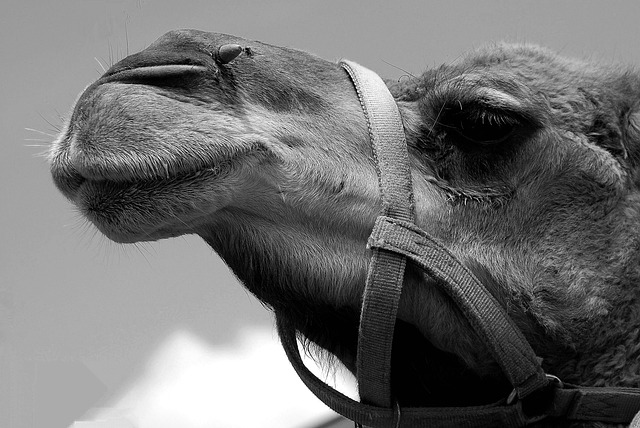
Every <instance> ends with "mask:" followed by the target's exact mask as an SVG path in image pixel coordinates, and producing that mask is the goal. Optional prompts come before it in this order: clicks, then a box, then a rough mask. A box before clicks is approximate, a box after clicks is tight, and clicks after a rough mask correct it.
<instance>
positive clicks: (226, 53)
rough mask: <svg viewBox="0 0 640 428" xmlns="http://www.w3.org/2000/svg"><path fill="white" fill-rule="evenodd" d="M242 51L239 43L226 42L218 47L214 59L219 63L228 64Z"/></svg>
mask: <svg viewBox="0 0 640 428" xmlns="http://www.w3.org/2000/svg"><path fill="white" fill-rule="evenodd" d="M242 52H244V48H243V47H242V46H240V45H236V44H227V45H222V46H220V47H219V48H218V52H217V54H216V61H217V62H218V63H220V64H228V63H230V62H231V61H233V60H234V59H236V58H237V57H238V55H240V54H241V53H242Z"/></svg>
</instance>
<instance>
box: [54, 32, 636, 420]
mask: <svg viewBox="0 0 640 428" xmlns="http://www.w3.org/2000/svg"><path fill="white" fill-rule="evenodd" d="M386 84H387V86H388V90H389V91H390V92H391V94H392V95H393V97H394V99H395V101H396V105H397V108H398V111H399V113H400V117H401V120H402V126H403V128H404V133H405V138H406V141H407V148H408V156H409V165H410V171H411V177H412V180H413V197H414V209H415V216H416V224H417V225H418V226H419V227H420V228H422V229H423V230H424V231H426V232H427V233H428V234H429V235H430V236H432V237H434V239H437V240H438V241H439V242H441V243H442V244H443V245H444V246H446V248H447V249H448V250H449V251H450V252H451V253H452V254H453V255H455V257H457V259H458V260H460V261H461V262H462V263H463V264H464V266H466V268H467V269H468V270H469V271H470V272H472V273H473V275H475V277H477V278H478V279H479V280H480V282H481V283H482V284H483V285H484V286H485V287H486V289H487V290H488V291H489V292H490V293H491V295H492V296H493V297H494V298H495V299H496V301H497V302H498V303H499V304H500V305H501V306H502V307H503V308H504V310H505V311H506V312H507V313H508V315H509V317H510V319H511V320H513V322H514V323H515V325H517V327H518V328H519V330H520V331H521V332H522V334H523V335H524V337H526V339H527V341H528V342H529V343H530V345H531V347H532V348H533V350H534V351H535V353H536V355H538V357H540V359H541V361H542V367H543V368H544V371H545V372H546V373H550V374H553V375H554V376H557V378H559V379H561V380H562V381H563V382H564V383H567V384H569V383H570V384H575V385H584V386H594V387H600V386H619V387H630V388H638V387H640V287H639V286H638V284H639V283H640V263H639V262H640V236H639V235H638V233H637V231H638V230H640V190H639V185H640V74H638V73H637V72H636V71H634V70H633V69H631V68H626V67H622V66H612V65H606V66H605V65H602V64H595V63H589V62H583V61H580V60H576V59H569V58H564V57H561V56H559V55H556V54H555V53H553V52H550V51H549V50H546V49H544V48H540V47H536V46H531V45H511V44H495V45H491V46H487V47H484V48H480V49H477V50H475V51H473V52H471V53H469V54H467V55H466V56H465V57H464V58H462V59H460V60H458V61H456V62H455V63H454V64H449V65H443V66H441V67H438V68H435V69H431V70H427V71H425V72H424V73H423V74H422V75H420V76H416V77H413V76H411V77H407V78H403V79H400V80H399V81H386ZM50 164H51V172H52V175H53V179H54V182H55V184H56V185H57V187H58V189H60V191H61V192H62V193H63V194H64V195H65V196H66V197H67V198H68V199H70V200H71V201H72V202H73V204H75V205H76V206H77V208H78V209H79V210H80V211H81V212H82V213H83V215H84V216H86V218H87V219H88V220H90V221H91V222H92V223H93V224H94V225H95V226H96V227H97V228H98V229H99V230H100V231H101V232H102V233H103V234H105V235H106V236H107V237H108V238H110V239H112V240H113V241H116V242H121V243H131V242H137V241H153V240H158V239H163V238H169V237H174V236H179V235H183V234H198V235H199V236H201V237H202V238H203V239H204V240H205V241H206V242H207V243H208V244H209V245H210V246H211V247H212V248H213V249H214V250H215V252H216V253H217V254H219V255H220V256H221V257H222V259H223V260H224V261H225V262H226V263H227V264H228V266H229V267H230V268H231V269H232V270H233V272H234V273H235V274H236V275H237V277H238V278H239V279H240V281H241V282H242V283H243V284H244V286H246V288H247V289H248V290H250V291H251V292H252V293H253V294H254V295H255V296H256V297H257V298H258V299H260V300H261V301H262V302H264V303H265V305H267V306H268V307H269V308H270V309H272V310H273V311H274V313H275V315H276V317H277V319H278V321H279V323H283V324H286V325H289V326H292V327H294V328H295V329H296V330H297V331H298V332H300V333H301V338H302V340H303V341H304V344H305V345H306V347H307V349H310V348H312V349H315V350H317V351H318V352H320V353H321V354H322V355H323V358H325V360H326V361H327V362H328V363H329V364H331V363H338V362H340V363H342V364H344V366H346V367H347V368H348V369H349V370H351V371H352V372H355V370H356V343H357V340H358V325H359V313H360V305H361V303H362V295H363V289H364V284H365V279H366V278H365V277H366V273H367V268H368V265H369V257H370V250H369V249H367V245H366V244H367V239H368V236H369V234H370V232H371V230H372V227H373V225H374V222H375V220H376V217H377V215H378V213H379V211H380V206H381V201H380V192H379V189H378V178H377V175H376V166H375V162H374V160H373V156H372V151H371V146H370V142H369V134H368V128H367V122H366V120H365V117H364V115H363V111H362V107H361V104H360V102H359V100H358V97H357V95H356V93H355V90H354V87H353V83H352V81H351V80H350V78H349V75H348V74H347V73H346V72H345V70H344V69H343V68H342V67H340V65H338V64H335V63H333V62H329V61H325V60H323V59H320V58H318V57H315V56H313V55H311V54H308V53H305V52H302V51H297V50H293V49H289V48H282V47H276V46H272V45H268V44H264V43H261V42H257V41H248V40H245V39H242V38H239V37H235V36H230V35H224V34H215V33H206V32H201V31H194V30H179V31H172V32H170V33H167V34H165V35H164V36H162V37H160V38H159V39H158V40H157V41H156V42H154V43H153V44H152V45H150V46H149V47H148V48H146V49H145V50H143V51H142V52H139V53H137V54H133V55H131V56H129V57H127V58H125V59H123V60H122V61H120V62H118V63H117V64H115V65H114V66H112V67H111V68H110V69H109V70H108V71H107V72H106V73H105V74H104V75H103V76H102V77H101V78H100V79H99V80H98V81H97V82H95V83H93V84H92V85H91V86H89V87H88V88H87V89H86V90H85V91H84V92H83V93H82V95H81V96H80V98H79V99H78V100H77V102H76V104H75V106H74V108H73V111H72V114H71V115H70V118H69V120H68V122H67V123H66V125H65V127H64V129H63V131H62V133H61V135H60V137H59V138H58V139H57V140H56V141H55V142H54V143H53V145H52V148H51V151H50ZM391 390H392V394H393V397H394V399H395V400H396V402H397V403H398V404H399V406H400V407H401V408H402V407H405V406H406V407H412V406H414V407H415V406H427V407H428V406H472V405H484V404H488V403H493V402H496V401H498V400H501V399H503V398H504V397H505V396H507V395H508V394H509V392H510V385H509V384H508V382H506V380H505V377H504V375H503V374H502V372H501V370H500V368H499V367H498V365H497V364H496V361H495V359H494V358H493V357H492V354H491V353H490V352H489V351H488V349H487V346H486V343H484V342H483V341H482V340H481V338H479V336H478V335H477V334H475V333H474V331H473V330H472V329H471V328H470V325H469V322H468V320H467V319H465V317H464V316H462V314H461V312H460V310H459V309H458V308H457V307H456V306H455V305H454V304H453V303H452V301H451V299H450V298H449V297H448V296H447V295H446V294H445V293H444V292H443V291H442V290H441V288H440V287H439V284H438V281H437V280H436V279H434V278H433V277H432V276H430V275H429V274H428V273H424V272H422V271H420V270H418V269H416V268H415V266H414V265H412V264H411V263H409V264H408V266H407V274H406V275H405V279H404V284H403V291H402V295H401V298H400V302H399V308H398V314H397V321H396V326H395V335H394V339H393V356H392V366H391ZM538 426H606V425H600V424H598V423H590V422H568V421H563V420H549V419H545V420H542V421H540V422H538Z"/></svg>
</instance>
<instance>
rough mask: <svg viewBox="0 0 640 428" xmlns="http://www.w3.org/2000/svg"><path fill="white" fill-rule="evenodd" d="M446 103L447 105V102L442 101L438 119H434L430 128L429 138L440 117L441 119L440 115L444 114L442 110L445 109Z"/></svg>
mask: <svg viewBox="0 0 640 428" xmlns="http://www.w3.org/2000/svg"><path fill="white" fill-rule="evenodd" d="M445 105H446V103H442V107H440V111H439V112H438V114H437V116H436V120H434V121H433V125H431V129H429V133H428V134H427V138H429V137H430V136H431V133H432V132H433V130H434V129H435V127H436V125H437V124H438V119H440V115H442V111H443V110H444V106H445Z"/></svg>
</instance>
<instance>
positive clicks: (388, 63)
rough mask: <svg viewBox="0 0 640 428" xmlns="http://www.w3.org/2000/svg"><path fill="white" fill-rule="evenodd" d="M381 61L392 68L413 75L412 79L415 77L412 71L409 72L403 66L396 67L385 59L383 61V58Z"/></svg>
mask: <svg viewBox="0 0 640 428" xmlns="http://www.w3.org/2000/svg"><path fill="white" fill-rule="evenodd" d="M382 62H384V63H385V64H387V65H389V66H391V67H393V68H395V69H396V70H400V71H402V72H403V73H406V74H408V75H409V76H411V77H413V78H414V79H417V77H416V76H415V75H414V74H413V73H410V72H409V71H407V70H405V69H404V68H400V67H398V66H397V65H393V64H391V63H390V62H387V61H385V60H382Z"/></svg>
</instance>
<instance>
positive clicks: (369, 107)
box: [340, 61, 414, 408]
mask: <svg viewBox="0 0 640 428" xmlns="http://www.w3.org/2000/svg"><path fill="white" fill-rule="evenodd" d="M340 64H341V65H342V67H344V69H345V70H346V71H347V72H348V73H349V75H350V76H351V79H352V81H353V83H354V86H355V88H356V92H357V93H358V98H359V99H360V104H361V106H362V110H363V112H364V115H365V118H366V120H367V125H368V128H369V139H370V140H371V147H372V149H373V157H374V160H375V164H376V169H377V173H378V179H379V188H380V193H381V199H382V214H383V215H386V216H389V217H392V218H397V219H399V220H404V221H409V222H413V221H414V212H413V184H412V181H411V171H410V169H409V154H408V153H407V144H406V141H405V133H404V127H403V125H402V119H401V117H400V112H399V111H398V107H397V105H396V102H395V100H394V98H393V96H392V95H391V93H389V90H388V89H387V86H386V85H385V83H384V82H383V81H382V79H381V78H380V77H379V76H378V75H377V74H376V73H374V72H373V71H371V70H368V69H366V68H364V67H362V66H360V65H358V64H356V63H354V62H351V61H342V62H341V63H340ZM405 266H406V259H405V257H404V256H402V255H400V254H398V253H393V252H388V251H386V250H384V249H374V250H373V251H372V257H371V261H370V264H369V271H368V274H367V281H366V284H365V289H364V293H363V301H362V309H361V312H360V329H359V334H358V350H357V360H356V368H357V369H356V373H357V379H358V390H359V394H360V399H361V400H362V402H363V403H368V404H375V405H377V406H381V407H388V408H390V407H391V406H392V397H391V347H392V342H393V332H394V327H395V322H396V314H397V312H398V305H399V302H400V295H401V293H402V283H403V281H404V270H405Z"/></svg>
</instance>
